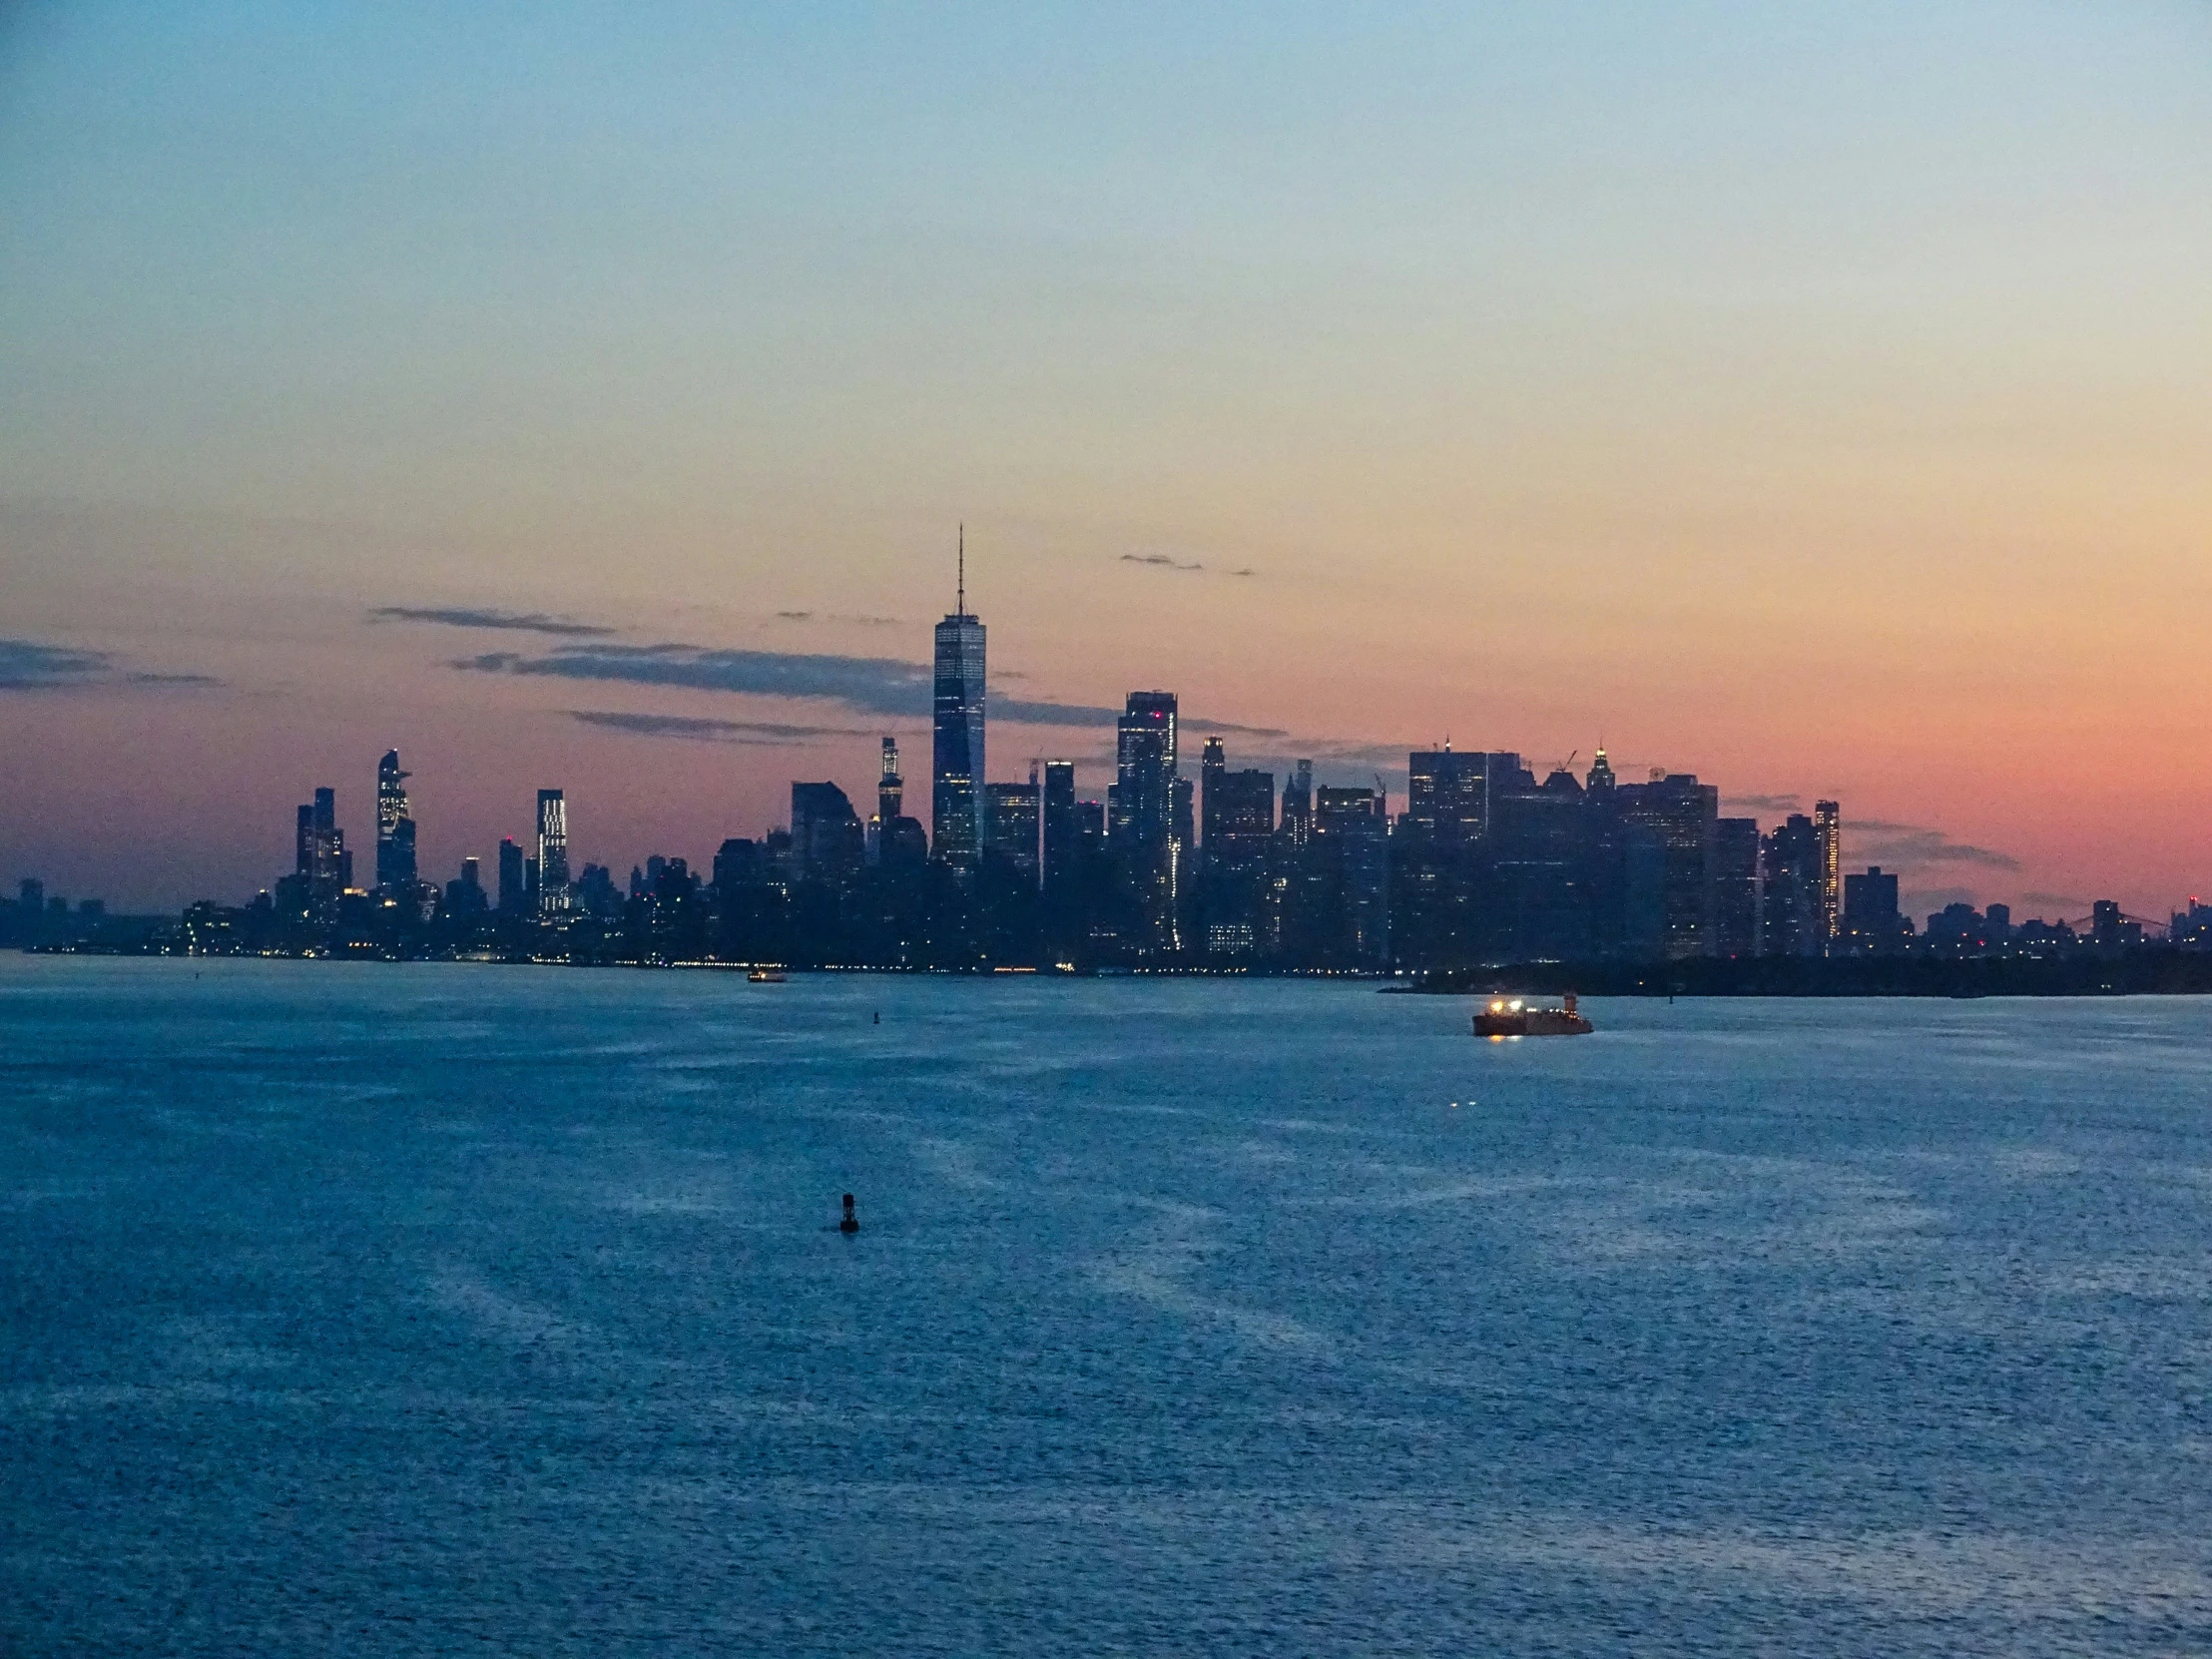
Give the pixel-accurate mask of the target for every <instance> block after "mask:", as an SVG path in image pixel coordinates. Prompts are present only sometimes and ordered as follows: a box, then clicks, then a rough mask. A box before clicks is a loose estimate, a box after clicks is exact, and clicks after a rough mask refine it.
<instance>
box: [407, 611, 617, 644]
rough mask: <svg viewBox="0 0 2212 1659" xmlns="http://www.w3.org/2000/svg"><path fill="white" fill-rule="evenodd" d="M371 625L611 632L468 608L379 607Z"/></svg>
mask: <svg viewBox="0 0 2212 1659" xmlns="http://www.w3.org/2000/svg"><path fill="white" fill-rule="evenodd" d="M368 619H369V620H370V621H371V622H431V623H436V624H437V625H438V626H440V627H443V628H491V629H498V630H503V631H505V632H508V633H516V634H549V635H551V636H553V637H554V638H556V639H578V640H586V639H605V638H606V637H608V636H609V635H611V634H613V633H614V631H615V630H614V629H612V628H605V627H602V626H600V625H599V624H597V623H592V622H577V621H574V620H572V619H571V618H568V617H559V616H547V615H546V614H544V613H543V612H541V611H487V610H477V609H475V608H473V607H469V606H429V605H379V606H377V607H376V608H375V609H374V610H372V611H370V612H369V613H368Z"/></svg>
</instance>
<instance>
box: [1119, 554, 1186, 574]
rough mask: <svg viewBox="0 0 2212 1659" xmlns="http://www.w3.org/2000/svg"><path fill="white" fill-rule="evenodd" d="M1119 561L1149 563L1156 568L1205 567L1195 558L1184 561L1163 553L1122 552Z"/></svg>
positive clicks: (1132, 563) (1138, 563)
mask: <svg viewBox="0 0 2212 1659" xmlns="http://www.w3.org/2000/svg"><path fill="white" fill-rule="evenodd" d="M1121 563H1123V564H1125V565H1151V566H1152V567H1153V568H1154V569H1156V570H1204V569H1205V568H1206V567H1205V565H1203V564H1202V563H1200V562H1199V561H1198V560H1196V559H1192V560H1190V561H1189V562H1188V563H1186V562H1184V561H1183V560H1181V559H1175V558H1170V557H1169V556H1168V555H1167V554H1165V553H1124V554H1123V555H1122V556H1121Z"/></svg>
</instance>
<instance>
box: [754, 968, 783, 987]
mask: <svg viewBox="0 0 2212 1659" xmlns="http://www.w3.org/2000/svg"><path fill="white" fill-rule="evenodd" d="M746 978H747V980H749V981H750V982H751V983H753V984H756V985H781V984H782V983H783V982H784V970H783V969H782V968H755V969H754V970H753V971H752V972H751V973H749V974H747V975H746Z"/></svg>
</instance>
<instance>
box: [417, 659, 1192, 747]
mask: <svg viewBox="0 0 2212 1659" xmlns="http://www.w3.org/2000/svg"><path fill="white" fill-rule="evenodd" d="M452 666H453V667H455V668H457V669H462V670H466V671H468V672H471V673H477V674H522V675H537V676H546V677H550V678H553V679H558V680H590V681H603V682H617V683H621V684H626V685H635V686H670V687H676V688H680V689H683V690H687V691H707V692H730V693H735V694H739V695H743V696H751V697H805V698H821V699H824V700H826V701H829V702H832V703H838V704H842V705H843V706H844V707H845V708H847V709H852V710H855V711H857V712H858V713H861V714H869V715H887V716H891V717H894V718H899V719H908V720H913V719H926V718H927V716H928V713H929V696H930V671H929V670H928V669H927V668H926V667H924V666H922V665H921V664H919V663H904V662H899V661H897V660H896V659H894V658H889V657H837V656H830V655H827V654H819V653H812V652H795V651H738V650H717V649H713V648H710V647H706V646H698V645H682V644H677V643H674V642H669V643H664V644H659V645H616V644H611V643H607V644H594V645H569V646H560V647H558V648H556V649H554V650H552V651H550V652H547V653H545V654H544V655H542V656H527V655H524V654H523V653H521V652H515V651H487V652H485V653H483V654H482V655H480V656H475V657H463V658H461V659H459V660H458V661H456V662H455V663H454V664H453V665H452ZM1120 713H1121V711H1120V710H1118V709H1104V708H1098V707H1096V706H1094V705H1090V704H1083V703H1057V702H1051V701H1047V700H1043V699H1035V698H1031V699H1013V698H1007V699H993V700H992V701H991V704H990V717H991V719H992V720H993V721H997V722H1002V723H1005V724H1009V725H1015V726H1063V727H1076V726H1111V725H1113V724H1114V721H1115V720H1116V719H1117V718H1118V717H1119V715H1120ZM1194 724H1195V723H1194Z"/></svg>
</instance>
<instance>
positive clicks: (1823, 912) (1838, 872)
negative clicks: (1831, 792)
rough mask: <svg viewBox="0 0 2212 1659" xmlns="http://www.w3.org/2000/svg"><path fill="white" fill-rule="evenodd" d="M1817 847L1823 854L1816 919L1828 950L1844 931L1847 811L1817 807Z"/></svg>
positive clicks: (1815, 901)
mask: <svg viewBox="0 0 2212 1659" xmlns="http://www.w3.org/2000/svg"><path fill="white" fill-rule="evenodd" d="M1813 843H1814V846H1815V847H1816V848H1817V850H1818V853H1819V860H1818V866H1817V868H1816V870H1815V873H1814V883H1815V884H1814V888H1813V919H1814V923H1815V925H1816V926H1817V927H1818V928H1819V930H1820V938H1821V948H1822V949H1823V950H1826V949H1827V948H1828V947H1829V946H1830V945H1832V944H1834V943H1835V941H1836V938H1837V936H1838V934H1840V933H1841V932H1842V931H1843V896H1844V891H1843V873H1844V810H1843V809H1842V808H1841V807H1839V806H1838V805H1837V804H1836V803H1835V802H1833V801H1816V802H1814V803H1813Z"/></svg>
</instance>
